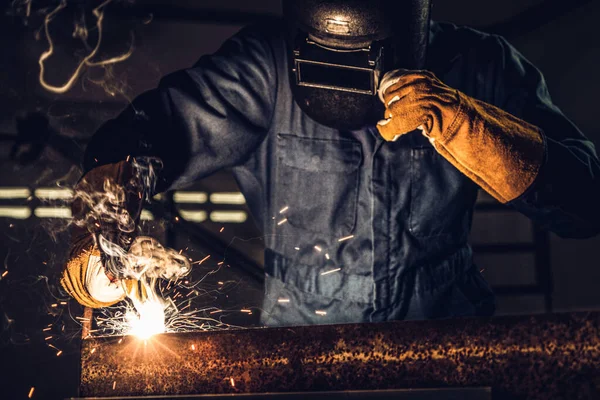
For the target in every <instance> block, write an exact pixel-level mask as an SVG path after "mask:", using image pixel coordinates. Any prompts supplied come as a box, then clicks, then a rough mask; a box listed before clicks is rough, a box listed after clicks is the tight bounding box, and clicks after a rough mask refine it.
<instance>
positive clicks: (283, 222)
mask: <svg viewBox="0 0 600 400" xmlns="http://www.w3.org/2000/svg"><path fill="white" fill-rule="evenodd" d="M286 222H287V218H284V219H282V220H281V221H279V222H278V223H277V225H283V224H285V223H286Z"/></svg>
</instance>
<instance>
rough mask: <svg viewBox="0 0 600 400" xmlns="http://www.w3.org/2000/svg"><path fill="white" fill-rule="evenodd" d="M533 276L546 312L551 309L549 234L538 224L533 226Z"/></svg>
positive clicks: (551, 284) (551, 288)
mask: <svg viewBox="0 0 600 400" xmlns="http://www.w3.org/2000/svg"><path fill="white" fill-rule="evenodd" d="M533 235H534V242H535V276H536V280H537V282H538V284H539V285H540V287H541V288H542V290H543V293H544V307H545V309H546V312H551V311H552V292H553V291H554V285H553V282H552V266H551V263H550V234H549V233H548V231H546V230H543V229H542V228H540V227H539V226H534V233H533Z"/></svg>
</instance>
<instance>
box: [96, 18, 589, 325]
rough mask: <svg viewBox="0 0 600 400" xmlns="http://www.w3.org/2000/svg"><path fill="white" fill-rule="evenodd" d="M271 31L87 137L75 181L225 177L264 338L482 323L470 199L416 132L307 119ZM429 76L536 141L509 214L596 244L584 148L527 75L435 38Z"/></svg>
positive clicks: (474, 48)
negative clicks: (292, 328)
mask: <svg viewBox="0 0 600 400" xmlns="http://www.w3.org/2000/svg"><path fill="white" fill-rule="evenodd" d="M282 32H283V29H282V28H281V27H280V26H279V25H278V24H273V25H271V26H267V27H265V26H262V27H257V26H253V27H248V28H245V29H243V30H242V31H240V32H239V33H238V34H236V35H235V36H234V37H232V38H231V39H229V40H228V41H227V42H225V43H224V44H223V46H222V47H221V48H220V49H219V50H218V51H217V52H216V53H214V54H212V55H207V56H203V57H202V58H200V60H199V61H198V62H197V64H196V65H194V66H193V67H191V68H189V69H186V70H182V71H179V72H175V73H173V74H171V75H168V76H166V77H164V78H163V79H162V80H161V82H160V85H159V86H158V88H157V89H155V90H152V91H149V92H147V93H145V94H142V95H141V96H139V97H138V98H137V99H136V100H135V101H134V102H133V105H132V106H130V107H128V108H127V109H126V110H125V111H124V112H123V113H122V114H121V115H120V116H119V117H117V118H116V119H114V120H111V121H109V122H107V123H106V124H105V125H104V126H103V127H102V128H101V129H100V130H99V131H98V133H97V134H96V135H95V136H94V138H93V140H92V141H91V143H90V145H89V147H88V150H87V152H86V160H85V167H86V168H87V169H91V168H93V167H94V166H97V165H98V164H104V163H109V162H115V161H119V160H123V159H125V158H126V157H127V156H129V155H133V156H136V155H137V156H139V155H151V156H155V157H159V158H161V159H162V161H163V164H164V169H163V170H162V172H161V174H160V182H159V190H166V189H175V188H181V187H183V186H185V185H187V184H189V183H191V182H193V181H196V180H197V179H200V178H202V177H204V176H207V175H209V174H211V173H213V172H215V171H217V170H219V169H221V168H232V170H233V172H234V175H235V177H236V179H237V182H238V184H239V187H240V188H241V190H242V192H243V194H244V196H245V197H246V200H247V204H248V206H249V208H250V210H251V213H252V215H253V217H254V219H255V220H256V222H257V225H258V226H259V227H260V229H261V230H262V232H263V233H264V235H265V236H264V238H265V245H266V253H265V273H266V284H265V285H266V286H265V297H264V303H263V310H264V311H263V314H262V320H263V322H264V323H265V324H266V325H271V326H277V325H300V324H321V323H327V324H329V323H345V322H369V321H387V320H405V319H431V318H446V317H454V316H466V315H490V314H492V313H493V312H494V307H495V306H494V304H495V302H494V296H493V293H492V291H491V290H490V287H489V285H488V284H487V283H486V282H485V280H484V279H483V278H482V276H481V275H480V273H479V271H478V270H477V268H475V267H474V265H473V262H472V252H471V248H470V246H469V244H468V236H469V230H470V226H471V220H472V215H473V206H474V203H475V199H476V196H477V191H478V187H477V186H476V184H475V183H473V182H472V181H471V180H470V179H469V178H467V177H466V176H465V175H463V174H462V173H461V172H459V171H458V170H457V169H456V168H455V167H453V166H452V165H451V164H450V163H449V162H448V161H446V160H445V159H444V158H443V157H442V156H441V155H439V154H438V153H437V152H436V151H435V150H434V149H433V147H432V146H431V145H430V143H429V142H428V141H427V140H426V138H425V137H423V136H422V135H420V134H419V133H418V132H413V133H410V134H408V135H405V136H403V137H401V138H400V139H399V140H397V141H396V142H385V141H384V140H383V139H382V138H381V137H380V135H379V134H378V132H377V129H376V128H375V126H374V125H373V126H365V127H364V128H362V129H359V130H353V131H339V130H335V129H331V128H328V127H326V126H323V125H320V124H319V123H317V122H315V121H314V120H312V119H311V118H310V117H308V116H307V115H306V114H305V113H304V112H303V111H302V110H301V109H300V108H299V107H298V105H297V104H296V103H295V102H294V99H293V96H292V93H291V90H290V85H289V80H288V65H287V63H288V60H287V56H286V44H285V41H284V39H283V35H282ZM427 69H428V70H430V71H432V72H434V73H435V74H436V75H437V77H438V78H440V79H441V80H442V81H443V82H444V83H446V84H447V85H449V86H451V87H453V88H455V89H458V90H460V91H462V92H463V93H465V94H467V95H469V96H472V97H474V98H477V99H480V100H482V101H485V102H488V103H491V104H494V105H496V106H498V107H500V108H502V109H504V110H505V111H507V112H509V113H512V114H513V115H515V116H517V117H519V118H521V119H524V120H525V121H527V122H529V123H531V124H533V125H536V126H538V127H539V128H540V129H541V130H542V132H543V135H544V145H545V159H544V164H543V165H542V167H541V170H540V174H539V175H538V178H537V179H536V181H535V182H534V184H533V185H532V186H531V187H530V188H529V190H527V191H526V192H525V193H524V194H523V195H522V196H520V197H519V198H517V199H515V200H514V201H512V202H511V203H510V204H509V205H510V206H511V207H513V208H515V209H517V210H518V211H520V212H522V213H523V214H525V215H527V216H528V217H530V218H532V219H533V220H535V221H536V222H537V223H539V224H540V225H542V226H545V227H547V228H548V229H551V230H552V231H554V232H556V233H557V234H559V235H561V236H565V237H587V236H590V235H594V234H596V233H597V231H598V225H599V224H598V221H599V219H600V218H599V212H598V208H599V205H600V193H599V190H598V178H597V177H598V176H600V170H599V161H598V158H597V156H596V153H595V149H594V147H593V145H592V144H591V143H590V141H588V140H587V139H586V138H585V137H584V136H583V134H582V133H581V132H580V131H579V130H578V129H577V128H576V127H575V126H574V125H573V124H572V123H571V122H570V121H569V120H568V119H567V118H566V117H565V116H563V114H562V113H561V112H560V110H559V109H558V108H557V107H555V106H554V105H553V104H552V102H551V99H550V96H549V94H548V91H547V89H546V85H545V82H544V79H543V77H542V75H541V74H540V72H539V71H538V70H537V69H536V68H535V67H534V66H533V65H531V64H530V63H529V62H528V61H527V60H526V59H525V58H524V57H523V56H522V55H521V54H519V53H518V52H517V50H515V49H514V48H513V47H512V46H511V45H510V44H509V43H507V42H506V41H505V40H504V39H503V38H501V37H499V36H496V35H488V34H484V33H481V32H478V31H475V30H473V29H469V28H465V27H457V26H455V25H452V24H442V23H433V24H432V26H431V35H430V42H429V48H428V56H427ZM337 106H338V107H344V104H338V105H337ZM282 210H285V211H282ZM284 219H285V220H284ZM282 221H283V222H282Z"/></svg>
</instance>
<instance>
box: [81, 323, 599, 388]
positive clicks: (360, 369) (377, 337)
mask: <svg viewBox="0 0 600 400" xmlns="http://www.w3.org/2000/svg"><path fill="white" fill-rule="evenodd" d="M81 362H82V370H81V387H80V391H81V393H80V395H81V396H83V397H85V396H89V397H92V396H134V395H136V396H143V395H146V396H147V395H183V394H219V393H265V392H305V391H345V390H374V389H402V388H444V387H446V388H447V387H479V386H489V387H491V388H492V389H493V392H494V398H495V399H496V398H504V397H503V395H510V396H514V397H517V398H528V399H560V398H569V399H573V398H577V399H587V398H589V399H592V398H599V397H598V395H599V393H600V392H599V390H598V389H599V384H600V313H598V312H589V313H573V314H548V315H537V316H522V317H498V318H491V319H489V318H486V319H480V318H467V319H452V320H443V321H421V322H389V323H379V324H349V325H330V326H306V327H290V328H265V329H248V330H239V331H222V332H206V333H180V334H164V335H159V336H156V337H154V338H152V339H150V340H148V341H147V342H144V341H140V340H139V339H136V338H134V337H125V338H119V337H117V338H115V337H113V338H91V339H87V340H84V341H83V347H82V355H81ZM511 398H512V397H511Z"/></svg>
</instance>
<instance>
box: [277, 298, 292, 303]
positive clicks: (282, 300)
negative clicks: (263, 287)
mask: <svg viewBox="0 0 600 400" xmlns="http://www.w3.org/2000/svg"><path fill="white" fill-rule="evenodd" d="M277 301H278V302H279V303H289V302H290V299H277Z"/></svg>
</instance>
